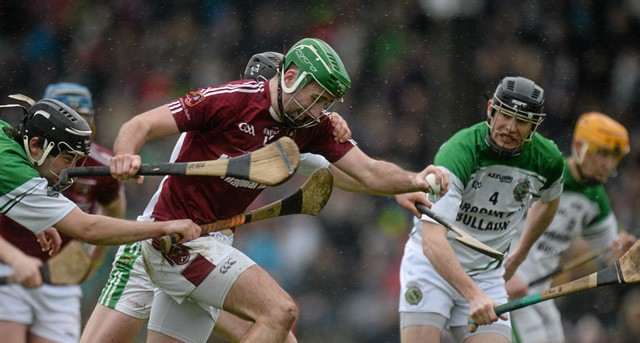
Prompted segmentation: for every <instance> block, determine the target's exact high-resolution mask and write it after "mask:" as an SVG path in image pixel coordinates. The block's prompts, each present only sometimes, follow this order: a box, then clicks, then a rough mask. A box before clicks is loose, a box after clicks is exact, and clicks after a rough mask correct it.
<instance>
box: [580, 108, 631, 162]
mask: <svg viewBox="0 0 640 343" xmlns="http://www.w3.org/2000/svg"><path fill="white" fill-rule="evenodd" d="M576 143H579V145H580V148H577V147H576V145H578V144H576ZM598 151H605V152H608V153H611V154H614V155H616V156H617V157H618V159H619V160H622V158H623V157H624V156H626V155H627V154H628V153H629V151H630V147H629V133H628V131H627V129H626V128H625V127H624V126H623V125H622V124H620V123H619V122H617V121H616V120H614V119H612V118H611V117H609V116H607V115H605V114H604V113H600V112H587V113H583V114H582V115H580V117H579V118H578V121H577V123H576V127H575V129H574V132H573V144H572V148H571V153H572V155H573V157H574V159H575V160H576V162H577V163H578V164H581V163H582V161H583V160H584V157H585V156H586V155H587V154H593V153H595V152H598Z"/></svg>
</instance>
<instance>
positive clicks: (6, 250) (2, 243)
mask: <svg viewBox="0 0 640 343" xmlns="http://www.w3.org/2000/svg"><path fill="white" fill-rule="evenodd" d="M33 239H34V240H35V239H36V237H35V236H34V237H33ZM23 255H24V253H23V252H22V250H20V249H18V248H17V247H16V246H15V245H13V244H11V243H9V241H7V240H6V239H4V237H2V236H0V262H2V263H5V264H8V265H10V266H14V265H15V263H16V261H17V260H18V259H19V258H21V257H22V256H23Z"/></svg>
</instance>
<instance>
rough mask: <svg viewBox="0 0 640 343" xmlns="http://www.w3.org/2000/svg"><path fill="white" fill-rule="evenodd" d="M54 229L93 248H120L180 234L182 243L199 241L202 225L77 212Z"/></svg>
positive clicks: (76, 209) (77, 210)
mask: <svg viewBox="0 0 640 343" xmlns="http://www.w3.org/2000/svg"><path fill="white" fill-rule="evenodd" d="M54 227H55V228H56V229H58V230H60V231H62V232H64V233H66V234H68V235H70V236H73V237H74V238H77V239H80V240H82V241H84V242H87V243H91V244H94V245H119V244H126V243H131V242H137V241H141V240H144V239H148V238H155V237H162V236H165V235H170V234H179V235H181V236H180V237H182V242H186V241H190V240H192V239H195V238H198V237H199V236H200V233H201V229H200V226H199V225H196V224H195V223H194V222H193V221H191V220H188V219H184V220H174V221H166V222H138V221H129V220H123V219H116V218H110V217H105V216H100V215H90V214H87V213H84V212H82V210H80V209H79V208H78V207H76V208H74V209H73V210H72V211H71V212H70V213H69V214H68V215H67V216H66V217H64V218H63V219H62V220H61V221H60V222H58V223H57V224H56V225H54Z"/></svg>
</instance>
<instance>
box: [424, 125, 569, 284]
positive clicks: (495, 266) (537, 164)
mask: <svg viewBox="0 0 640 343" xmlns="http://www.w3.org/2000/svg"><path fill="white" fill-rule="evenodd" d="M488 133H489V128H488V127H487V125H486V123H479V124H476V125H474V126H471V127H469V128H466V129H463V130H461V131H459V132H457V133H456V134H455V135H453V136H452V137H451V138H450V139H449V140H448V141H447V142H445V144H443V145H442V146H441V147H440V149H439V151H438V153H437V154H436V157H435V161H434V164H435V165H436V166H438V167H441V168H443V169H445V170H446V171H448V172H449V175H450V179H451V184H450V188H449V191H448V192H447V193H446V194H445V195H444V196H443V197H442V198H441V199H439V200H438V201H437V202H436V203H435V204H434V205H433V208H432V209H433V210H434V211H435V212H437V213H438V214H440V215H441V216H442V217H444V218H446V219H447V220H449V221H450V222H452V223H453V224H455V225H456V226H458V227H460V228H461V229H462V230H464V231H466V232H467V233H469V234H470V235H471V236H473V237H475V238H476V239H478V240H479V241H481V242H483V243H485V244H487V245H488V246H490V247H493V248H495V249H497V250H498V251H501V252H505V253H506V252H507V251H508V250H509V246H510V244H511V240H512V238H513V235H514V234H515V231H516V228H517V224H518V222H519V221H520V220H521V219H522V217H523V215H524V213H525V212H526V209H527V208H528V207H529V205H530V204H531V203H532V201H534V200H537V199H542V200H544V201H551V200H553V199H556V198H557V197H559V196H560V193H561V192H562V173H563V158H562V153H561V152H560V150H559V149H558V147H557V146H556V144H555V143H554V142H553V141H551V140H549V139H546V138H544V137H542V136H541V135H540V134H537V133H536V134H534V136H533V138H532V140H531V142H529V144H527V146H526V147H525V148H524V149H523V151H522V152H521V153H520V154H519V155H517V156H515V157H501V156H499V155H497V154H496V153H495V152H494V151H493V150H491V149H490V148H489V146H488V145H487V143H486V142H485V137H486V136H487V135H488ZM421 220H427V221H430V222H433V220H431V219H430V218H428V217H427V216H423V217H422V218H421ZM416 222H418V221H416ZM454 236H455V234H454V233H452V232H449V233H448V237H449V242H450V244H451V247H452V248H453V250H454V251H455V253H456V255H457V257H458V260H459V262H460V264H461V265H462V267H463V268H464V270H465V271H466V272H467V274H469V275H471V276H475V278H476V279H484V278H494V277H496V276H501V275H502V274H503V273H504V268H503V266H502V263H501V262H500V261H498V260H495V259H493V258H490V257H487V256H485V255H482V254H480V253H478V252H476V251H475V250H472V249H470V248H468V247H466V246H463V245H461V244H459V243H457V242H456V241H454V240H453V237H454ZM411 240H412V241H414V242H415V243H419V246H421V245H422V242H421V240H422V232H421V225H415V226H414V228H413V231H412V234H411Z"/></svg>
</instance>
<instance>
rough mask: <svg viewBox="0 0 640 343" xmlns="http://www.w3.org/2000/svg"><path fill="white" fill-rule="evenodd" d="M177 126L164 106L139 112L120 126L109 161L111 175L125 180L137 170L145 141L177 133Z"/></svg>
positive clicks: (167, 107) (166, 106) (167, 108)
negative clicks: (139, 153)
mask: <svg viewBox="0 0 640 343" xmlns="http://www.w3.org/2000/svg"><path fill="white" fill-rule="evenodd" d="M178 133H179V130H178V126H177V124H176V122H175V119H174V118H173V116H172V115H171V111H170V110H169V106H168V105H163V106H159V107H156V108H154V109H152V110H149V111H147V112H144V113H141V114H139V115H137V116H135V117H133V118H131V119H130V120H129V121H127V122H126V123H124V124H123V125H122V127H121V128H120V131H119V132H118V137H116V140H115V143H114V145H113V154H114V157H113V158H112V159H111V161H110V165H109V167H110V170H111V175H112V176H113V177H114V178H116V179H118V180H128V179H130V178H131V177H133V176H134V175H135V174H136V173H137V172H138V170H139V169H140V165H141V163H142V162H141V159H140V156H139V155H138V152H139V151H140V149H142V146H143V145H144V143H145V142H147V141H149V140H153V139H157V138H161V137H167V136H171V135H175V134H178Z"/></svg>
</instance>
